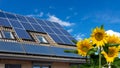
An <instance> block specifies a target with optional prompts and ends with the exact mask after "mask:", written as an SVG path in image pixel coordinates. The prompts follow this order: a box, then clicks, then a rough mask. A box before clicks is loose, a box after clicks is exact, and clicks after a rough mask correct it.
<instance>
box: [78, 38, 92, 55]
mask: <svg viewBox="0 0 120 68" xmlns="http://www.w3.org/2000/svg"><path fill="white" fill-rule="evenodd" d="M91 48H92V44H90V40H89V39H84V40H81V41H78V42H77V51H78V54H79V55H82V56H86V55H87V52H88V51H89V50H90V49H91Z"/></svg>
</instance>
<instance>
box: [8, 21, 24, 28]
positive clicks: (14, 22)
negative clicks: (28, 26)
mask: <svg viewBox="0 0 120 68" xmlns="http://www.w3.org/2000/svg"><path fill="white" fill-rule="evenodd" d="M9 21H10V23H11V25H12V26H13V27H14V28H22V29H23V27H22V25H21V24H20V22H18V21H17V20H9Z"/></svg>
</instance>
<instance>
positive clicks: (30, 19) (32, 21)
mask: <svg viewBox="0 0 120 68" xmlns="http://www.w3.org/2000/svg"><path fill="white" fill-rule="evenodd" d="M26 19H27V20H28V21H29V22H30V23H33V24H37V22H36V21H35V20H34V18H32V17H26Z"/></svg>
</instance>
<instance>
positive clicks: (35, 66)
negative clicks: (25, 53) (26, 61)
mask: <svg viewBox="0 0 120 68" xmlns="http://www.w3.org/2000/svg"><path fill="white" fill-rule="evenodd" d="M33 68H51V66H50V65H34V66H33Z"/></svg>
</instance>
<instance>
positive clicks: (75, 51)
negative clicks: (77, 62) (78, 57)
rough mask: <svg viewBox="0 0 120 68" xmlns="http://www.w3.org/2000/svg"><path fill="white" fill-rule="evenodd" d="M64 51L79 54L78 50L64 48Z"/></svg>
mask: <svg viewBox="0 0 120 68" xmlns="http://www.w3.org/2000/svg"><path fill="white" fill-rule="evenodd" d="M64 52H66V53H74V54H78V51H77V50H64Z"/></svg>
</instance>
